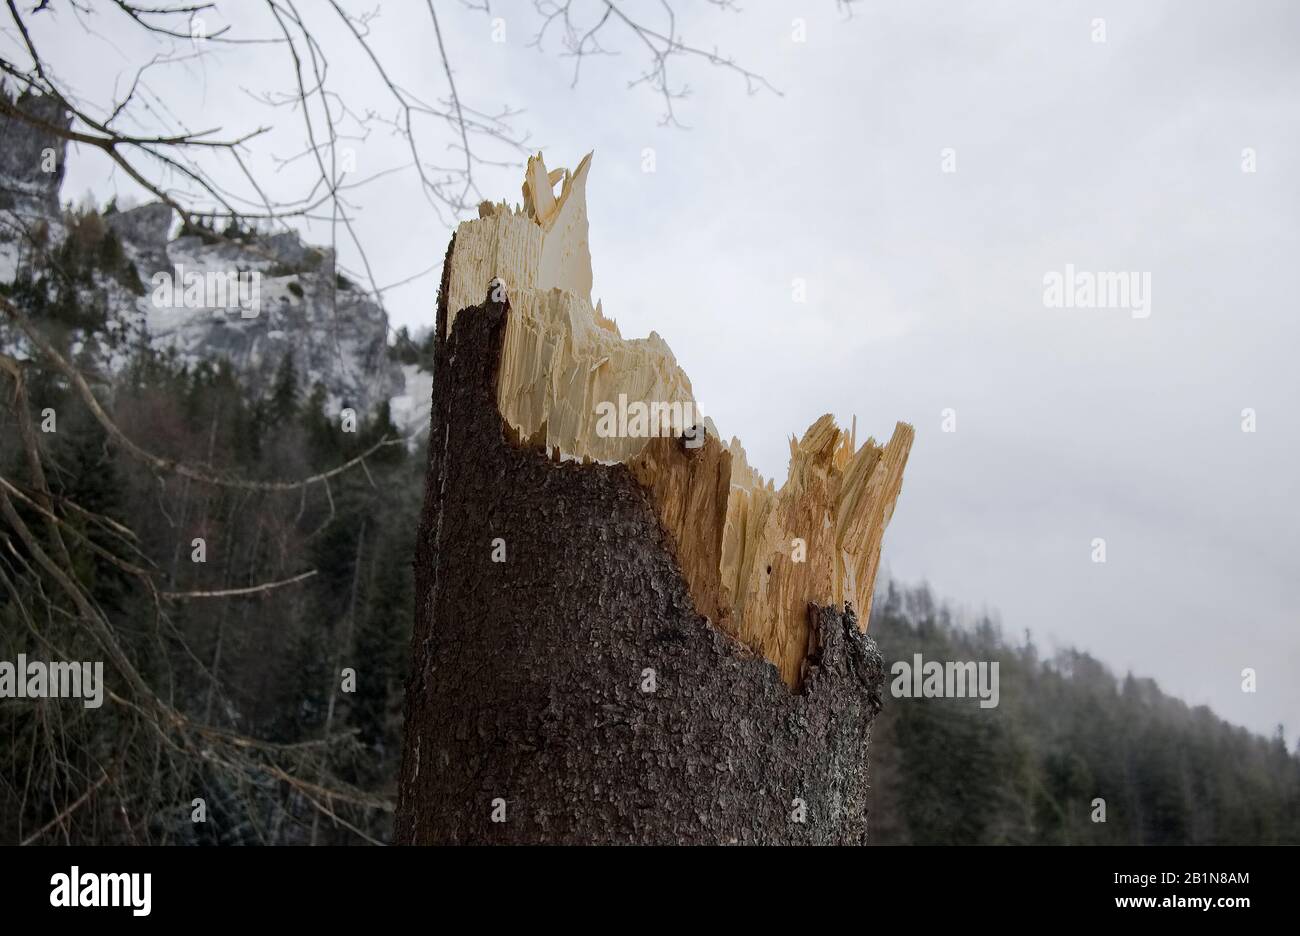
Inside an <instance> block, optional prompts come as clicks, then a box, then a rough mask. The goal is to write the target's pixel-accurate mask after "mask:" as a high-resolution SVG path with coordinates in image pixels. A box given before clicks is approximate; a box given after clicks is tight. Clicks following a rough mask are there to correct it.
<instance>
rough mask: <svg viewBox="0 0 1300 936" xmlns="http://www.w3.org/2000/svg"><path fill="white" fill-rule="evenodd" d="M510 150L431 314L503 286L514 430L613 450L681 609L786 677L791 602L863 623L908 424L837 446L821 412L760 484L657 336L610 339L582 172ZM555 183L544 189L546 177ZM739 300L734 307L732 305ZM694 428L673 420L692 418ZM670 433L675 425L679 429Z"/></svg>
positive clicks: (844, 435) (466, 230) (800, 633)
mask: <svg viewBox="0 0 1300 936" xmlns="http://www.w3.org/2000/svg"><path fill="white" fill-rule="evenodd" d="M590 166H591V154H588V155H587V156H586V157H585V158H583V160H582V162H580V163H579V164H578V168H577V169H575V170H574V171H572V172H569V171H568V170H564V169H557V170H555V171H553V172H548V171H547V169H546V164H545V163H544V162H543V160H542V157H541V154H540V153H539V154H538V155H537V156H534V157H531V158H530V159H529V160H528V168H527V170H526V173H525V177H524V184H523V199H524V200H523V205H522V206H517V207H514V208H511V207H510V206H508V205H506V204H505V203H504V202H502V203H499V204H496V205H493V204H489V203H486V202H485V203H484V204H483V205H482V206H480V209H479V215H480V216H479V218H478V219H477V220H473V221H465V222H462V223H461V225H460V226H459V228H458V229H457V231H456V241H455V246H454V248H453V252H452V256H451V268H450V271H449V273H448V279H447V282H448V295H447V326H448V328H449V329H450V327H451V324H452V322H453V321H454V318H455V316H456V314H457V313H458V312H460V311H461V310H464V309H467V308H469V307H471V306H475V305H478V304H479V303H480V302H482V300H483V297H484V295H486V294H487V292H488V289H489V284H490V283H492V281H493V280H499V281H500V284H501V285H502V286H503V288H504V290H505V294H506V295H507V296H508V297H509V300H510V307H511V312H510V316H509V318H508V321H507V324H506V333H505V337H504V342H503V347H502V355H501V368H500V374H499V378H498V384H497V405H498V408H499V409H500V411H501V415H502V416H503V417H504V419H505V421H506V423H507V424H508V425H509V426H510V427H511V429H512V430H513V431H514V432H515V434H516V436H517V437H518V438H519V439H520V440H525V442H526V444H530V445H538V446H541V445H544V446H545V447H546V451H548V452H550V453H555V452H557V451H558V453H559V455H560V457H561V458H566V459H577V460H591V461H600V462H605V463H624V464H627V465H628V467H629V469H630V470H631V471H632V473H633V475H634V476H635V477H636V478H637V480H638V481H640V482H641V484H642V485H644V486H645V488H646V489H647V490H648V491H649V492H650V494H651V496H652V498H653V500H654V503H655V506H656V509H657V511H658V514H659V519H660V521H661V523H662V524H663V526H664V528H665V530H667V531H668V533H669V534H670V535H671V537H672V540H673V543H674V545H675V549H676V558H677V562H678V565H679V566H680V567H681V570H682V572H683V574H684V576H685V578H686V581H687V583H688V585H689V586H690V590H691V595H692V597H693V598H694V601H695V605H696V610H697V611H698V612H699V613H700V614H702V615H704V616H706V617H708V618H709V620H710V621H712V622H713V624H714V625H715V626H716V627H719V628H721V629H722V630H724V631H725V632H727V633H729V634H731V635H732V636H734V637H736V638H737V639H738V640H740V641H742V642H743V643H745V644H746V645H748V646H749V647H751V648H752V649H754V650H756V651H758V652H760V653H762V654H763V655H764V656H765V657H766V658H767V659H769V660H771V661H772V662H773V663H774V664H776V666H777V668H778V669H779V670H780V673H781V678H782V679H783V680H784V681H785V682H786V683H787V684H788V685H790V686H792V687H797V686H798V685H799V684H800V682H801V672H802V667H803V662H804V660H805V658H806V657H807V654H808V651H809V649H810V647H809V640H810V637H811V634H810V624H809V614H808V606H809V603H810V602H811V603H815V604H818V605H824V606H825V605H830V606H837V607H838V606H839V605H841V604H842V603H844V602H849V603H851V604H852V605H853V607H854V609H855V611H856V612H857V614H858V621H859V626H860V627H861V628H863V629H864V630H865V629H866V625H867V620H868V617H869V615H870V612H871V598H872V589H873V587H874V584H875V579H876V570H877V566H878V564H879V561H880V548H881V541H882V538H883V536H884V532H885V527H886V526H887V525H888V524H889V520H890V518H891V516H892V515H893V511H894V504H895V502H896V501H897V499H898V494H899V491H900V489H901V487H902V482H903V469H904V467H905V465H906V464H907V456H908V452H909V450H910V448H911V445H912V439H913V435H914V433H913V430H912V427H911V426H909V425H907V424H905V423H898V424H897V426H896V427H895V429H894V432H893V435H892V437H891V438H890V440H889V441H888V442H887V443H886V444H884V445H880V444H878V443H877V442H876V441H875V440H874V439H870V438H869V439H867V441H866V442H865V443H864V444H863V445H862V446H861V447H860V448H857V447H855V443H856V435H857V417H856V416H855V417H854V418H853V426H852V429H851V430H850V431H848V432H846V431H844V430H842V429H840V428H839V427H837V426H836V424H835V420H834V419H832V418H831V416H830V415H829V414H828V415H825V416H822V417H821V418H820V419H818V420H816V421H815V422H814V423H813V424H812V425H811V426H810V427H809V428H808V430H807V431H806V432H805V433H804V434H803V437H802V438H795V437H791V439H790V467H789V476H788V478H787V479H786V482H785V484H783V485H782V486H781V488H780V489H779V490H778V489H777V488H776V487H775V486H774V485H773V483H772V482H770V481H765V480H764V479H763V478H762V477H761V476H760V475H759V474H758V473H757V472H756V471H754V470H753V469H752V468H750V467H749V464H748V462H747V461H746V458H745V450H744V449H743V448H742V447H741V445H740V442H739V440H737V439H734V438H733V439H732V440H731V442H730V443H729V444H724V443H723V442H721V440H720V438H719V436H718V433H717V431H716V429H715V428H714V427H713V424H712V422H711V421H710V420H708V419H707V418H706V417H703V416H702V415H701V414H700V413H699V411H698V408H697V407H696V405H695V398H694V395H693V393H692V391H691V382H690V380H689V379H688V378H687V376H686V374H685V373H684V372H683V371H682V369H681V368H680V367H679V366H678V365H677V360H676V358H674V357H673V353H672V351H671V349H669V347H668V345H667V343H666V342H665V341H664V340H663V339H662V338H661V337H659V335H658V334H656V333H654V332H651V333H650V337H648V338H634V339H626V338H623V336H622V335H621V334H620V333H619V330H618V326H617V325H616V324H615V322H614V321H613V320H612V319H609V318H606V317H605V315H604V312H603V310H602V309H601V307H600V305H599V304H596V305H594V306H593V305H592V300H591V285H592V273H591V252H590V249H589V246H588V239H587V236H588V228H587V195H586V187H587V172H588V169H589V168H590ZM557 184H560V192H559V195H558V196H557V195H556V194H555V186H556V185H557ZM738 311H739V310H738ZM697 424H698V425H700V426H703V427H704V428H705V429H706V430H707V432H706V433H691V430H692V429H693V427H695V426H696V425H697ZM684 434H685V435H686V439H685V440H683V439H682V438H680V437H681V436H683V435H684Z"/></svg>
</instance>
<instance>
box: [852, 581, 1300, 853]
mask: <svg viewBox="0 0 1300 936" xmlns="http://www.w3.org/2000/svg"><path fill="white" fill-rule="evenodd" d="M868 632H869V633H870V634H871V636H872V637H874V638H875V640H876V642H877V644H878V646H879V647H880V650H881V652H882V654H883V655H884V657H885V663H886V670H885V672H886V691H885V694H884V707H883V709H882V711H881V714H880V717H879V719H878V720H877V722H876V725H875V727H874V728H873V732H872V741H871V750H870V756H871V768H872V770H871V773H872V777H873V790H872V794H871V795H872V801H871V812H870V822H871V827H870V839H871V841H872V843H873V844H981V843H988V844H1060V845H1085V844H1086V845H1092V844H1097V845H1100V844H1140V845H1172V844H1197V845H1219V844H1256V843H1263V844H1278V843H1287V844H1300V758H1297V756H1296V754H1295V753H1289V752H1288V751H1287V746H1286V743H1285V739H1284V736H1283V729H1282V727H1281V726H1279V727H1278V730H1277V734H1276V735H1275V736H1274V737H1273V738H1272V739H1267V738H1264V737H1262V736H1260V735H1256V734H1253V733H1251V732H1249V731H1247V730H1246V729H1244V728H1240V727H1237V726H1235V725H1231V724H1229V723H1227V722H1225V721H1223V720H1222V719H1220V718H1218V717H1217V716H1215V715H1214V713H1213V712H1211V711H1210V709H1208V708H1206V707H1204V706H1198V707H1190V706H1188V705H1186V704H1185V703H1183V702H1181V701H1179V700H1178V699H1175V698H1172V697H1171V696H1168V695H1166V694H1164V693H1163V692H1161V691H1160V689H1159V688H1158V687H1157V685H1156V684H1155V682H1153V681H1152V680H1150V679H1141V678H1138V677H1135V676H1133V675H1132V674H1129V675H1127V676H1125V677H1123V678H1122V679H1121V678H1117V677H1116V676H1115V675H1114V674H1113V673H1111V672H1110V670H1109V669H1107V667H1106V666H1104V665H1103V664H1101V663H1100V662H1098V661H1097V660H1096V659H1094V658H1093V657H1091V656H1089V655H1088V654H1086V653H1082V652H1080V651H1078V650H1073V649H1071V650H1065V651H1062V652H1060V653H1058V654H1056V655H1055V656H1054V657H1052V658H1050V659H1040V658H1039V655H1038V652H1037V649H1036V648H1035V646H1034V645H1033V643H1032V642H1031V641H1030V640H1028V639H1026V641H1025V642H1024V643H1023V644H1020V645H1015V644H1013V643H1012V642H1010V641H1008V640H1007V639H1006V638H1005V637H1004V635H1003V634H1002V632H1001V630H1000V628H998V627H997V626H995V625H994V624H993V623H992V621H990V620H989V619H988V618H987V617H982V618H980V619H979V620H977V621H976V622H975V623H974V625H973V626H970V627H963V626H958V624H956V623H955V622H954V620H953V615H952V614H951V612H950V611H949V610H948V609H947V608H945V607H942V606H939V605H938V604H937V603H936V602H935V600H934V598H933V596H932V595H931V594H930V591H929V589H928V588H926V587H924V586H922V587H919V588H911V589H906V588H900V587H899V586H897V585H896V584H894V583H892V582H890V583H888V585H887V586H886V588H885V589H884V590H883V592H882V594H881V595H880V596H879V597H878V598H877V600H876V607H875V608H874V609H873V612H872V618H871V626H870V628H869V631H868ZM1171 652H1173V650H1172V648H1171ZM917 653H920V654H921V656H922V659H923V660H927V661H928V660H935V661H968V660H969V661H986V662H993V661H998V663H999V689H1000V699H999V703H998V705H997V707H995V708H981V707H980V706H979V704H978V701H977V700H975V699H970V698H967V699H948V698H920V699H918V698H894V697H893V695H892V694H891V692H890V683H891V682H892V681H893V678H894V677H893V675H892V672H891V666H892V665H893V663H894V662H895V661H899V660H901V661H906V662H908V663H911V662H913V657H914V654H917ZM1098 800H1101V801H1104V804H1098V802H1097V801H1098ZM1099 805H1104V812H1102V811H1101V809H1100V808H1099ZM1103 816H1104V821H1098V820H1099V819H1100V818H1102V817H1103Z"/></svg>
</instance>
